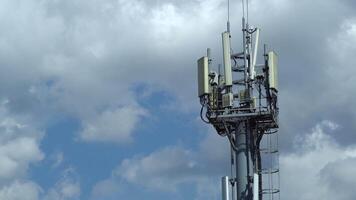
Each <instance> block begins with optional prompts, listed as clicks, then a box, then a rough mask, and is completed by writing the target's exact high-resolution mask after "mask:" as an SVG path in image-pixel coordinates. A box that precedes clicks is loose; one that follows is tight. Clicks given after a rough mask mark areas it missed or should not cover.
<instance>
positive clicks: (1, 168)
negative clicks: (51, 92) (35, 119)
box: [0, 101, 44, 184]
mask: <svg viewBox="0 0 356 200" xmlns="http://www.w3.org/2000/svg"><path fill="white" fill-rule="evenodd" d="M7 104H8V101H4V103H2V104H1V105H0V118H1V119H0V184H1V183H4V182H7V181H11V180H13V179H15V178H21V177H23V176H24V175H25V174H26V172H27V169H28V167H29V165H30V164H32V163H36V162H38V161H41V160H42V159H43V158H44V154H43V152H42V151H41V150H40V148H39V143H40V141H41V138H42V135H43V133H42V132H40V131H38V130H37V129H36V128H35V127H33V126H34V124H32V123H31V120H29V119H27V117H25V116H19V115H17V116H16V115H11V114H10V113H9V112H8V110H7Z"/></svg>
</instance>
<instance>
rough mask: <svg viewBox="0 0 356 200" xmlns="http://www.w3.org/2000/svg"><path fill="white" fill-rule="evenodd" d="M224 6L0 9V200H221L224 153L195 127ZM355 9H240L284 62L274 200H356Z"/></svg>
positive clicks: (154, 2)
mask: <svg viewBox="0 0 356 200" xmlns="http://www.w3.org/2000/svg"><path fill="white" fill-rule="evenodd" d="M240 2H241V1H231V10H232V12H231V13H232V14H231V25H232V44H233V49H234V50H235V51H238V49H239V48H240V47H241V32H240V17H241V5H240ZM226 3H227V1H225V0H204V1H203V0H193V1H178V0H146V1H145V0H104V1H98V0H85V1H84V0H26V1H25V0H18V1H13V0H0V27H1V28H0V30H1V31H0V71H1V73H0V199H1V200H111V199H130V200H131V199H132V200H135V199H176V200H182V199H194V200H200V199H205V200H206V199H219V198H220V185H219V181H220V177H221V176H224V175H228V174H229V165H228V158H229V149H228V146H227V141H226V138H222V137H219V136H218V135H217V134H216V133H215V132H214V130H213V129H212V127H210V126H207V125H206V124H204V123H203V122H202V121H201V120H200V118H199V110H200V107H199V102H198V98H197V86H196V82H197V80H196V60H197V58H199V57H201V56H202V55H204V54H205V51H206V48H207V47H210V48H212V54H213V56H214V58H215V59H214V60H213V62H214V66H216V65H218V64H219V63H221V46H220V45H221V41H220V34H221V32H222V31H223V30H224V29H225V24H226V22H225V21H226V14H227V13H226ZM355 9H356V4H355V3H354V1H349V0H339V1H337V0H327V1H326V0H315V1H312V2H311V1H307V0H300V1H293V0H264V1H262V0H251V1H250V21H251V23H252V24H254V25H256V26H259V27H260V28H261V30H262V32H261V39H262V40H263V41H264V42H266V43H267V44H269V46H270V47H271V48H273V49H274V50H275V51H276V52H278V55H279V59H280V78H279V79H280V83H279V85H280V91H279V102H280V105H279V106H280V126H281V127H280V132H279V133H280V141H281V142H280V149H281V156H280V168H281V191H282V192H281V195H282V196H281V197H282V199H290V200H300V199H303V200H311V199H325V200H329V199H330V200H331V199H340V200H349V199H355V197H356V193H355V192H354V190H353V189H354V188H355V187H356V181H355V180H356V177H355V174H356V173H354V172H355V170H354V166H355V164H356V145H355V143H356V137H355V133H356V126H355V124H356V123H355V119H356V107H355V106H354V104H355V103H354V102H356V92H355V82H356V79H355V77H356V76H355V75H354V74H355V73H356V70H355V69H356V68H355V67H354V66H355V65H356V59H355V56H354V55H355V52H356V48H355V47H356V45H355V43H356V14H355V13H356V12H355Z"/></svg>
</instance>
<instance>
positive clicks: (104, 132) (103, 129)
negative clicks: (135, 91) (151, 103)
mask: <svg viewBox="0 0 356 200" xmlns="http://www.w3.org/2000/svg"><path fill="white" fill-rule="evenodd" d="M146 114H147V112H146V111H145V110H143V109H142V108H138V107H133V106H130V107H122V108H118V109H115V110H106V111H104V112H103V113H101V114H100V115H99V116H97V117H96V118H93V119H90V120H88V121H84V123H83V124H84V128H83V131H82V132H81V133H80V137H81V139H83V140H85V141H105V142H116V143H126V142H130V141H131V140H132V133H133V131H134V130H135V127H136V126H137V125H138V123H139V121H140V118H141V117H143V116H145V115H146Z"/></svg>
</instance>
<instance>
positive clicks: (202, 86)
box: [198, 56, 210, 97]
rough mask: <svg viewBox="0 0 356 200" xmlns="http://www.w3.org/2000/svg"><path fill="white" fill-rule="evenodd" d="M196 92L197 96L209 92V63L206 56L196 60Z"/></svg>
mask: <svg viewBox="0 0 356 200" xmlns="http://www.w3.org/2000/svg"><path fill="white" fill-rule="evenodd" d="M198 93H199V97H201V96H203V95H206V94H210V87H209V63H208V57H207V56H204V57H201V58H200V59H199V60H198Z"/></svg>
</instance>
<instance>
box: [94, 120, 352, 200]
mask: <svg viewBox="0 0 356 200" xmlns="http://www.w3.org/2000/svg"><path fill="white" fill-rule="evenodd" d="M338 129H340V126H339V125H338V124H336V123H334V122H332V121H328V120H325V121H321V122H320V123H318V124H316V125H315V126H314V127H313V128H312V129H311V130H310V131H309V132H308V133H306V134H301V135H300V136H298V137H295V140H294V141H295V143H294V145H295V146H294V150H295V151H293V152H289V153H283V154H282V155H281V158H280V170H281V195H282V196H281V198H284V199H286V198H288V199H290V200H294V199H295V200H297V199H298V200H300V199H302V200H312V199H325V200H329V199H330V200H332V199H341V200H347V199H353V198H355V194H354V193H353V190H352V189H351V188H355V187H356V176H354V175H353V174H354V173H353V171H354V170H353V169H354V164H355V162H356V146H349V147H343V146H341V145H340V144H339V143H337V142H336V141H335V140H334V139H333V137H332V135H333V134H334V133H335V131H336V130H338ZM220 139H221V140H220ZM220 139H219V137H218V136H216V134H214V133H210V134H209V135H208V136H207V137H206V138H205V139H204V140H203V141H202V142H201V143H200V147H199V149H198V150H196V151H192V150H187V149H185V148H183V147H182V146H170V147H166V148H163V149H160V150H157V151H155V152H152V153H151V154H148V155H146V156H135V157H133V158H130V159H126V160H124V161H123V162H122V163H121V164H120V165H119V167H118V168H117V169H116V170H114V172H113V176H112V177H110V178H109V179H106V180H104V181H103V182H102V183H100V184H98V187H95V189H94V190H95V191H96V193H98V192H97V191H98V190H99V189H100V192H101V193H100V194H102V195H103V194H106V192H107V193H109V194H111V195H113V196H115V195H118V193H113V191H114V188H115V187H117V190H120V187H119V186H118V183H119V182H120V183H121V182H122V180H125V182H128V183H130V184H134V185H138V186H140V187H142V186H144V187H145V188H150V189H153V190H157V191H170V192H174V191H180V190H179V188H180V186H181V185H186V184H193V185H194V186H195V189H196V197H195V198H196V199H210V198H219V197H220V177H221V176H223V175H228V174H229V161H228V158H229V150H228V149H227V148H226V147H227V145H228V144H227V143H226V141H224V140H225V139H226V138H220ZM222 141H223V142H222ZM107 184H108V185H110V186H111V187H110V188H111V189H110V190H109V192H108V191H105V190H103V187H102V186H103V185H107ZM99 186H100V187H99ZM207 188H208V189H207Z"/></svg>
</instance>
